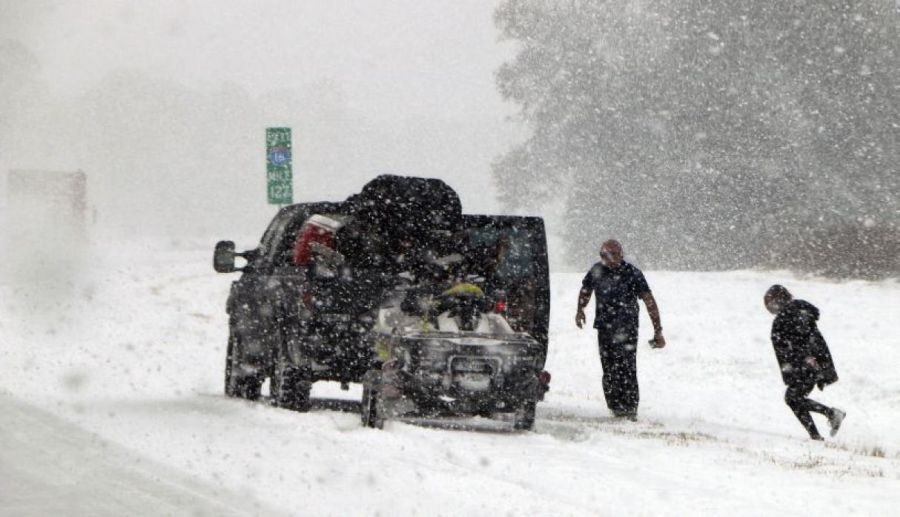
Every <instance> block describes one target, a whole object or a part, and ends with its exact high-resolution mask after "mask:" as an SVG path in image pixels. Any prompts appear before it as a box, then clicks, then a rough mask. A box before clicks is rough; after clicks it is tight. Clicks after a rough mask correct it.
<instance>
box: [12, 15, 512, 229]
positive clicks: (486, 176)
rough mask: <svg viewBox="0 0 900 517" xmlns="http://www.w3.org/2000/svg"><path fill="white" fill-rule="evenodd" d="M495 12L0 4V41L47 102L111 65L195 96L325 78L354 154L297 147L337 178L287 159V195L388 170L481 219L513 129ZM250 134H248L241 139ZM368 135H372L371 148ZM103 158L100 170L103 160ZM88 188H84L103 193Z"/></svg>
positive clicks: (349, 188) (352, 186)
mask: <svg viewBox="0 0 900 517" xmlns="http://www.w3.org/2000/svg"><path fill="white" fill-rule="evenodd" d="M496 3H497V2H496V1H493V0H455V1H437V0H400V1H377V2H376V1H350V0H332V1H310V0H300V1H281V0H268V1H261V2H238V1H213V0H198V1H192V2H187V1H176V0H161V1H153V2H147V1H117V2H112V1H96V0H91V1H77V2H76V1H62V0H57V1H54V0H35V1H31V0H29V1H14V0H0V38H2V39H6V38H9V39H13V40H18V41H19V42H21V43H22V44H24V45H25V46H26V47H27V48H28V50H29V51H30V52H31V53H33V54H34V55H35V56H36V58H37V60H38V61H39V62H40V67H41V68H40V70H41V72H40V74H41V78H42V79H43V80H44V81H46V83H47V84H48V86H49V88H50V91H51V93H52V94H53V95H54V96H55V97H59V98H68V97H75V96H78V95H79V94H82V93H84V92H86V91H89V90H90V89H91V88H94V87H96V85H97V84H98V82H99V81H100V80H101V79H103V77H104V76H105V75H106V74H108V73H110V72H112V71H115V70H119V69H123V68H128V69H132V70H137V71H139V72H140V73H142V74H144V75H145V76H148V77H151V78H155V79H163V80H167V81H174V82H177V83H180V84H182V85H183V86H186V87H188V88H191V89H194V90H196V91H200V92H206V91H209V92H214V91H216V90H217V89H220V88H221V87H222V86H223V85H226V84H233V85H238V86H239V87H241V88H242V89H244V90H245V91H247V92H249V93H250V94H251V95H253V96H254V97H258V96H262V95H264V94H265V93H266V92H271V91H274V90H302V89H303V88H304V87H305V86H308V85H309V84H310V83H314V82H316V81H319V80H328V81H331V82H333V83H334V84H336V85H338V86H339V87H340V89H341V90H342V92H343V94H344V96H345V107H346V108H347V109H348V111H349V113H350V116H351V117H353V118H354V119H357V118H358V119H359V120H360V127H363V128H364V130H363V131H364V133H365V137H364V138H362V139H360V138H356V139H349V138H348V139H347V140H348V141H352V142H355V143H359V142H364V143H366V145H364V146H362V147H367V148H363V149H360V148H354V149H347V148H346V147H347V146H348V143H347V141H345V142H337V141H336V142H329V141H324V140H325V138H324V137H321V138H322V140H323V141H317V142H307V144H308V145H309V146H311V148H314V149H315V152H316V157H317V158H318V159H319V160H320V162H321V161H322V160H327V157H328V156H329V155H334V156H341V157H343V158H344V162H342V163H347V164H348V166H347V167H346V169H347V170H346V172H342V173H341V174H339V175H338V177H336V176H335V174H334V172H333V171H331V172H330V173H327V174H323V175H324V176H328V177H319V176H317V171H316V170H309V168H310V167H311V166H310V164H309V163H307V164H304V163H303V161H302V160H303V156H302V155H300V153H297V154H295V163H294V167H295V192H296V194H295V200H297V201H302V200H310V199H339V198H342V197H344V196H346V195H347V194H349V193H351V192H354V191H357V190H358V189H359V188H360V187H361V186H362V184H363V183H365V181H367V180H368V179H370V178H371V177H372V176H373V175H374V174H376V173H377V172H386V171H390V172H397V173H403V174H414V175H423V176H432V177H440V178H443V179H445V180H446V181H448V183H450V184H451V185H452V186H453V187H455V188H456V189H457V190H458V191H459V192H460V194H461V197H462V200H463V206H464V209H465V210H466V211H467V212H473V213H475V212H490V211H495V210H496V207H497V203H496V200H495V189H494V187H493V185H492V183H491V180H490V162H491V160H493V159H495V158H496V157H497V156H498V155H499V154H501V153H503V152H504V151H506V150H507V149H508V148H509V147H510V145H512V144H513V143H514V142H515V141H517V139H519V138H520V136H521V134H522V130H521V128H520V127H517V126H516V125H514V124H511V123H509V122H507V117H508V116H509V115H510V114H512V113H514V111H515V107H514V106H511V105H509V104H506V103H504V102H503V101H502V100H501V98H500V96H499V94H498V93H497V91H496V87H495V83H494V72H495V71H496V69H497V67H498V66H499V65H500V64H501V63H502V62H503V61H504V60H506V59H508V58H509V57H510V56H511V55H512V52H513V47H512V46H511V44H509V43H500V42H499V41H498V32H497V30H496V29H495V27H494V24H493V11H494V8H495V5H496ZM290 117H303V114H289V116H286V118H290ZM280 123H281V121H272V123H271V124H269V125H280ZM448 128H457V129H455V130H452V131H448ZM469 129H471V131H470V130H469ZM260 130H261V129H258V128H253V130H252V131H251V130H249V129H248V131H247V132H248V138H249V139H253V138H257V136H259V135H261V133H259V131H260ZM379 133H382V134H384V135H385V138H384V140H383V141H384V142H385V144H384V145H383V146H382V148H380V149H379V148H377V147H378V146H379V145H381V142H382V140H381V139H379V138H378V135H379ZM448 133H453V134H448ZM373 135H375V136H374V137H373ZM316 137H317V136H316V135H296V134H295V147H298V142H297V139H298V138H306V139H307V140H315V139H316ZM260 142H262V140H261V137H260ZM303 143H304V142H301V143H300V144H303ZM260 145H261V146H262V143H261V144H260ZM253 149H254V151H255V148H253ZM393 149H397V150H396V151H392V150H393ZM260 152H261V151H260ZM348 153H351V154H352V159H350V158H347V155H348ZM109 158H110V163H113V160H114V159H115V158H116V156H110V157H109ZM254 159H255V158H254ZM348 160H349V161H348ZM251 161H252V160H251ZM173 165H175V166H177V164H173ZM0 166H2V167H3V168H27V169H40V168H53V169H60V168H61V169H65V170H73V169H77V168H83V165H82V164H79V163H72V164H71V166H69V165H68V163H62V164H60V163H58V161H57V162H54V163H49V162H48V163H46V164H45V163H42V161H41V160H40V159H37V158H35V159H34V160H32V156H30V155H28V156H27V157H26V159H18V158H17V159H16V160H15V161H14V162H13V163H9V162H8V161H6V160H3V159H2V158H0ZM305 166H307V168H306V169H305V168H304V167H305ZM93 168H94V169H98V167H96V166H94V167H93ZM109 168H110V170H112V169H114V167H112V166H110V167H109ZM87 172H88V174H89V188H90V175H91V174H92V172H93V173H94V174H95V176H97V175H100V176H102V171H97V170H94V171H91V170H88V171H87ZM173 174H174V173H173ZM264 174H265V172H264V163H263V162H261V163H260V169H259V176H260V177H263V176H264ZM300 176H303V177H304V185H303V186H301V187H299V188H298V186H297V178H299V177H300ZM107 183H109V182H107ZM95 185H100V187H98V188H95V189H94V192H95V193H96V192H97V191H98V190H102V189H103V188H106V187H105V186H104V183H103V182H102V181H97V182H95ZM248 187H251V188H253V189H256V190H259V189H258V188H257V186H256V185H248ZM106 195H108V196H109V197H115V194H114V193H106ZM147 195H148V196H149V195H151V194H147ZM254 196H256V197H260V196H263V197H264V194H254ZM119 197H121V196H119ZM145 201H146V200H145ZM99 204H100V205H101V206H100V209H101V213H102V209H103V207H102V200H101V202H100V203H99ZM258 204H259V205H260V210H266V213H270V212H269V211H268V208H269V207H265V206H264V204H263V202H260V203H258ZM101 215H102V214H101ZM267 217H268V216H264V217H260V220H265V219H266V218H267ZM186 218H187V219H190V216H187V217H186ZM259 231H260V232H261V231H262V228H260V229H259Z"/></svg>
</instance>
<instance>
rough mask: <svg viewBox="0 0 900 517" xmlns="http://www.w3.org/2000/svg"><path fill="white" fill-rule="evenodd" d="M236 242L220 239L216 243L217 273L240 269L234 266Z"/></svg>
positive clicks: (214, 263)
mask: <svg viewBox="0 0 900 517" xmlns="http://www.w3.org/2000/svg"><path fill="white" fill-rule="evenodd" d="M234 257H235V253H234V242H233V241H219V242H217V243H216V251H215V253H214V254H213V269H215V270H216V272H217V273H233V272H235V271H239V269H238V268H236V267H235V266H234Z"/></svg>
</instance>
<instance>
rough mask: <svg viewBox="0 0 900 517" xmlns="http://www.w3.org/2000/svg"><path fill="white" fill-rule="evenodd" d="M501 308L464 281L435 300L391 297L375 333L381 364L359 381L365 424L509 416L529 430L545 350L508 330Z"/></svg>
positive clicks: (543, 378)
mask: <svg viewBox="0 0 900 517" xmlns="http://www.w3.org/2000/svg"><path fill="white" fill-rule="evenodd" d="M502 304H503V300H502V298H501V299H499V300H498V299H491V298H489V297H487V296H485V295H484V293H483V291H482V290H481V289H480V288H479V287H478V286H476V285H473V284H466V283H463V284H458V285H456V286H454V287H452V288H450V289H448V290H447V291H445V292H443V293H442V294H440V295H438V296H432V295H431V294H430V293H425V294H424V295H423V294H422V293H420V292H417V290H416V289H409V290H404V289H400V290H398V293H397V295H396V296H395V297H393V298H390V297H389V298H388V300H387V301H386V303H385V304H384V306H383V307H382V308H381V309H379V311H378V320H377V321H376V323H375V326H374V327H373V330H372V331H373V334H374V337H373V341H374V342H375V350H376V351H377V356H378V359H380V361H379V362H376V363H375V365H374V367H373V368H372V370H371V371H370V372H369V373H367V374H366V377H365V378H364V381H363V399H362V405H361V413H362V423H363V425H365V426H368V427H376V428H381V427H382V426H383V425H384V421H385V420H386V419H390V418H402V417H443V416H475V415H477V416H484V417H493V416H495V415H497V414H498V413H506V414H511V415H513V418H514V420H513V425H514V427H515V428H516V429H523V430H528V429H531V428H532V426H533V425H534V418H535V407H536V404H537V402H538V401H539V400H542V399H543V398H544V394H545V393H546V392H547V389H548V386H549V383H550V374H549V373H547V372H545V371H543V360H544V347H543V346H542V345H541V343H539V342H538V341H537V340H536V339H534V338H533V337H531V336H530V335H528V334H527V333H525V332H516V331H514V330H513V329H512V327H511V326H510V324H509V323H508V322H507V320H506V318H505V317H504V315H503V312H504V310H503V307H502ZM498 305H499V307H498Z"/></svg>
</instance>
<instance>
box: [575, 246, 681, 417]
mask: <svg viewBox="0 0 900 517" xmlns="http://www.w3.org/2000/svg"><path fill="white" fill-rule="evenodd" d="M592 292H593V293H594V295H595V297H596V301H595V303H596V311H595V314H594V328H596V329H597V342H598V345H599V348H600V365H601V367H602V368H603V395H604V396H605V398H606V405H607V407H609V409H610V411H612V413H613V415H614V416H616V417H622V418H628V419H629V420H635V419H637V410H638V402H639V401H640V394H639V391H638V379H637V341H638V314H639V310H640V309H639V307H638V303H637V300H638V298H640V299H641V300H643V301H644V304H645V305H646V306H647V312H648V313H649V314H650V320H651V321H652V322H653V329H654V339H653V341H652V343H653V346H654V347H656V348H662V347H664V346H666V340H665V338H664V337H663V334H662V324H661V323H660V320H659V308H658V307H657V305H656V300H655V299H654V298H653V294H652V293H651V292H650V287H649V286H648V285H647V280H646V279H645V278H644V274H643V273H641V270H640V269H638V268H636V267H634V266H633V265H631V264H629V263H628V262H625V260H624V253H623V251H622V245H621V244H620V243H619V242H618V241H616V240H608V241H606V242H604V243H603V245H602V246H601V247H600V262H598V263H596V264H594V266H593V267H591V269H590V271H588V273H587V275H585V277H584V280H583V281H582V282H581V291H580V292H579V293H578V311H577V312H576V313H575V324H576V325H578V328H581V327H582V325H584V323H585V316H584V308H585V307H586V306H587V304H588V302H589V301H590V299H591V293H592Z"/></svg>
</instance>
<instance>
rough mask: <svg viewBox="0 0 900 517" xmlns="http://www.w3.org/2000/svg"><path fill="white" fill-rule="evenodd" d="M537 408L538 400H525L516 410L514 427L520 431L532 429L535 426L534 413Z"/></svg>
mask: <svg viewBox="0 0 900 517" xmlns="http://www.w3.org/2000/svg"><path fill="white" fill-rule="evenodd" d="M536 409H537V402H536V401H534V400H527V401H525V402H524V403H523V404H522V406H521V407H519V409H517V410H516V415H515V420H514V421H513V428H514V429H516V430H519V431H530V430H531V429H533V428H534V413H535V410H536Z"/></svg>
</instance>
